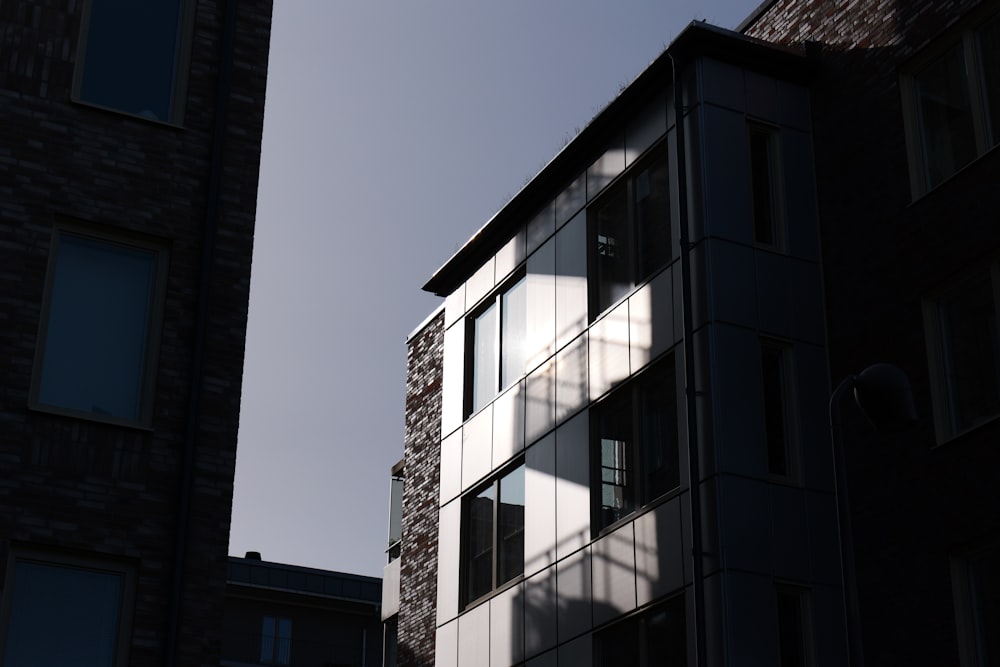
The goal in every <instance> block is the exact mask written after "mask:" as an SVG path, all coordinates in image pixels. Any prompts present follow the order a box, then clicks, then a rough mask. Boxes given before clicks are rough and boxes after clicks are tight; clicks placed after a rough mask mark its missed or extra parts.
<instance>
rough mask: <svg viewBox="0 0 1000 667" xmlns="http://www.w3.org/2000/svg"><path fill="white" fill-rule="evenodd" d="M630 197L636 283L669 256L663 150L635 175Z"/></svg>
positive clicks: (667, 182)
mask: <svg viewBox="0 0 1000 667" xmlns="http://www.w3.org/2000/svg"><path fill="white" fill-rule="evenodd" d="M632 198H633V202H632V205H633V210H634V211H635V228H636V235H637V239H636V248H637V249H638V253H639V272H638V275H637V276H636V281H637V282H638V281H642V280H645V279H646V278H647V277H648V276H649V275H650V274H652V273H653V272H654V271H656V270H657V269H658V268H660V267H661V266H663V265H664V264H666V263H667V261H668V260H669V259H670V171H669V167H668V161H667V153H666V152H663V153H661V155H660V157H659V158H658V159H657V160H656V161H655V162H653V163H652V164H650V165H649V166H648V167H646V168H645V169H643V170H642V171H641V172H639V174H638V175H637V176H636V177H635V181H634V183H633V186H632Z"/></svg>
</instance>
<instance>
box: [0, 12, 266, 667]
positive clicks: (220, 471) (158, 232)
mask: <svg viewBox="0 0 1000 667" xmlns="http://www.w3.org/2000/svg"><path fill="white" fill-rule="evenodd" d="M83 7H84V3H82V2H79V1H78V0H42V1H28V0H20V1H18V0H11V1H6V2H3V3H0V119H2V122H0V351H2V356H3V359H4V363H3V364H0V419H2V421H3V429H0V571H2V569H3V568H4V567H5V565H6V561H7V557H6V556H7V553H8V549H9V547H10V546H11V545H21V544H24V545H31V546H32V547H35V548H41V549H48V550H55V551H59V552H67V553H69V552H85V553H88V554H96V555H98V556H107V557H111V558H115V559H126V560H127V561H128V562H130V563H132V564H133V565H134V566H135V568H136V570H137V589H136V599H135V614H134V620H133V623H132V642H131V648H130V654H129V664H131V665H137V666H139V665H159V664H162V660H163V656H164V654H165V650H166V646H165V641H166V639H165V637H166V628H167V625H168V610H169V598H170V595H169V593H170V589H171V581H172V579H171V574H172V569H173V567H174V562H175V560H174V558H175V552H174V546H175V536H176V534H177V531H176V526H177V520H178V511H177V510H178V505H179V498H180V471H181V468H182V452H183V451H184V443H185V432H186V429H187V423H188V415H189V414H190V411H189V409H188V406H189V400H190V396H191V386H192V366H193V350H194V338H195V331H196V311H197V302H198V296H199V293H200V292H201V291H202V290H207V296H208V306H209V308H208V320H207V325H206V338H205V366H204V368H203V371H202V373H201V376H200V377H199V378H198V379H197V380H195V382H196V383H197V386H198V389H197V403H198V406H199V408H198V413H199V414H198V417H199V418H198V424H197V427H196V432H195V438H194V441H195V443H196V449H195V453H194V469H193V472H194V474H193V478H192V492H191V509H190V512H189V514H188V524H187V535H188V549H187V553H186V566H185V570H184V593H183V597H182V619H183V620H182V623H183V624H182V627H181V628H180V636H179V641H178V646H179V647H180V648H179V653H178V656H177V664H181V665H217V664H218V649H219V633H218V629H219V627H220V620H221V615H222V596H223V591H224V586H225V573H226V557H227V549H228V537H229V522H230V510H231V503H232V492H233V474H234V469H235V460H236V435H237V429H238V424H239V406H240V391H241V382H242V371H243V351H244V341H245V331H246V318H247V304H248V297H249V285H250V258H251V251H252V245H253V227H254V216H255V210H256V193H257V175H258V165H259V159H260V139H261V132H262V128H263V114H264V92H265V83H266V70H267V57H268V46H269V35H270V17H271V2H270V0H250V1H244V2H240V3H239V5H238V7H239V13H238V17H237V19H238V20H237V29H236V35H235V57H234V62H233V67H232V72H233V75H232V79H231V94H230V95H229V96H228V99H229V108H228V112H227V116H226V127H225V130H224V136H223V141H224V143H223V154H222V163H221V169H222V174H223V178H222V181H221V189H220V192H219V197H218V202H219V204H218V206H219V207H218V217H217V220H218V233H217V236H216V241H215V245H214V248H213V251H214V257H213V262H212V264H211V271H210V280H209V282H207V283H202V282H201V278H200V273H201V264H202V246H203V240H202V239H203V228H204V225H205V219H206V212H207V210H208V207H209V202H208V189H209V188H208V183H209V172H210V168H211V165H210V161H211V150H210V147H211V142H212V137H213V128H214V122H215V118H216V111H217V110H216V88H217V85H218V82H219V76H220V69H221V67H220V63H221V59H220V54H221V51H222V35H223V27H222V26H223V17H224V12H225V7H226V5H225V3H218V2H213V1H211V0H200V1H198V2H196V7H195V13H194V14H195V15H194V24H193V31H192V47H191V52H190V60H189V70H188V85H187V103H186V113H185V116H184V122H183V127H172V126H168V125H165V124H160V123H154V122H149V121H146V120H143V119H139V118H135V117H131V116H127V115H124V114H119V113H115V112H111V111H106V110H103V109H98V108H95V107H90V106H86V105H82V104H78V103H75V102H73V101H72V100H71V99H70V93H71V86H72V80H73V71H74V67H75V63H76V58H77V43H78V39H79V32H80V21H81V13H82V11H83ZM63 223H69V224H86V225H91V226H94V227H96V228H99V229H101V230H104V231H105V232H108V233H111V234H123V235H130V234H138V235H144V236H147V237H152V238H154V239H156V240H158V241H159V242H160V243H162V244H164V245H165V246H166V247H167V248H168V250H169V274H168V278H167V286H166V295H165V309H164V314H163V325H162V331H161V332H160V333H161V342H160V347H159V355H158V358H157V359H156V360H155V361H156V363H157V366H158V372H157V376H156V381H155V390H154V395H155V397H154V405H153V417H152V425H151V429H149V430H143V429H137V428H130V427H121V426H115V425H108V424H102V423H98V422H91V421H89V420H85V419H78V418H73V417H64V416H58V415H52V414H48V413H44V412H36V411H31V410H29V409H28V408H27V404H28V391H29V387H30V383H31V374H32V368H33V364H34V355H35V347H36V337H37V333H38V326H39V319H40V316H41V305H42V296H43V292H44V285H45V274H46V267H47V263H48V260H49V250H50V244H51V240H52V230H53V228H54V226H55V225H57V224H63Z"/></svg>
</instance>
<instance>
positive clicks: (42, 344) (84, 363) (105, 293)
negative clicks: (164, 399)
mask: <svg viewBox="0 0 1000 667" xmlns="http://www.w3.org/2000/svg"><path fill="white" fill-rule="evenodd" d="M163 255H165V253H164V252H163V251H161V250H159V249H158V248H155V247H151V246H140V245H130V244H125V243H119V242H117V241H111V240H108V239H105V238H98V237H94V236H87V235H83V234H76V233H70V232H66V231H63V230H57V232H56V234H55V236H54V239H53V246H52V257H51V258H50V267H49V276H48V283H47V292H46V302H45V306H44V308H45V310H44V315H43V322H42V327H41V332H40V335H39V349H38V353H37V354H38V359H37V363H36V368H35V378H34V387H33V394H32V404H33V406H34V407H45V408H55V409H60V410H65V411H69V412H72V413H75V414H86V415H88V416H90V417H92V418H95V419H101V420H105V421H117V422H129V423H135V422H147V421H148V419H149V409H150V405H151V392H152V386H151V385H152V371H153V368H154V363H153V352H154V348H155V341H156V339H157V336H156V325H157V323H158V320H159V309H160V304H159V302H160V297H161V291H162V286H163V280H162V275H161V274H162V272H163V270H164V269H165V263H164V257H163Z"/></svg>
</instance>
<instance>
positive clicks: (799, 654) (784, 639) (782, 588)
mask: <svg viewBox="0 0 1000 667" xmlns="http://www.w3.org/2000/svg"><path fill="white" fill-rule="evenodd" d="M775 592H776V597H777V611H778V619H777V620H778V658H779V662H778V664H779V665H780V667H809V666H810V665H812V664H813V660H812V642H811V633H810V620H809V591H808V589H805V588H800V587H798V586H789V585H778V586H777V587H776V588H775Z"/></svg>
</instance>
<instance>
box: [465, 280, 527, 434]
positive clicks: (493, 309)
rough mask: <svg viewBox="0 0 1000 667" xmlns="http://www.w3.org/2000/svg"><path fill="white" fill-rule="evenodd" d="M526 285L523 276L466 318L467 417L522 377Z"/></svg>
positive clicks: (524, 362) (525, 357)
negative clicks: (469, 345) (467, 359)
mask: <svg viewBox="0 0 1000 667" xmlns="http://www.w3.org/2000/svg"><path fill="white" fill-rule="evenodd" d="M526 284H527V281H526V280H525V279H524V277H523V276H522V277H521V278H520V279H519V280H517V281H516V282H515V283H514V284H512V285H510V286H509V287H507V288H506V289H504V290H501V291H499V292H497V293H496V294H494V295H493V296H492V297H490V298H489V299H487V301H486V303H485V304H484V305H483V306H481V307H480V309H479V310H478V311H476V313H475V314H474V315H473V316H472V317H470V318H469V338H470V341H471V349H470V353H469V364H468V368H469V371H470V374H469V375H470V377H469V382H468V387H469V392H468V397H467V406H468V409H467V410H466V416H468V415H471V414H472V413H473V412H477V411H478V410H480V409H481V408H483V407H485V406H486V405H487V404H489V402H490V401H492V400H493V399H494V398H496V397H497V395H498V394H499V393H500V391H501V390H502V389H504V388H506V387H507V386H509V385H510V384H511V383H513V382H514V381H516V380H519V379H520V378H521V376H523V375H524V371H525V364H526V359H527V348H526V342H527V341H526V338H527V326H528V325H527V313H528V301H527V288H526Z"/></svg>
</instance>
